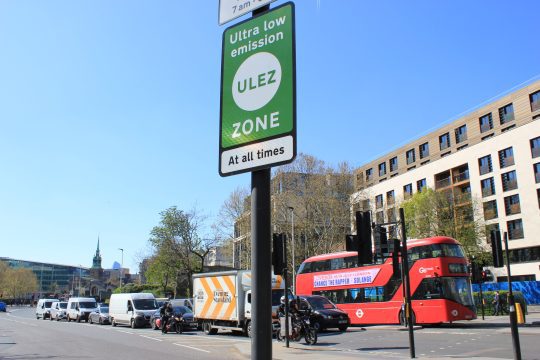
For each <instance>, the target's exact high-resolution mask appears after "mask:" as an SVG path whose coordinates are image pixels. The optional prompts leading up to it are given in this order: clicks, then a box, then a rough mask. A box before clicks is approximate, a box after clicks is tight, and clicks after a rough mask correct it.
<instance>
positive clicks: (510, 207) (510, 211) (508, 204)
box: [504, 194, 521, 216]
mask: <svg viewBox="0 0 540 360" xmlns="http://www.w3.org/2000/svg"><path fill="white" fill-rule="evenodd" d="M504 211H505V212H506V216H509V215H515V214H519V213H520V212H521V207H520V205H519V195H518V194H516V195H511V196H507V197H505V198H504Z"/></svg>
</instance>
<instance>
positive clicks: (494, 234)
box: [491, 230, 504, 268]
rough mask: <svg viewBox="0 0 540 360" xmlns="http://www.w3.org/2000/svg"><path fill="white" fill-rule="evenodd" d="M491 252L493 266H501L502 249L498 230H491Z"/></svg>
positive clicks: (502, 264) (502, 263)
mask: <svg viewBox="0 0 540 360" xmlns="http://www.w3.org/2000/svg"><path fill="white" fill-rule="evenodd" d="M491 254H492V256H493V266H494V267H496V268H500V267H503V266H504V261H503V250H502V243H501V232H500V231H499V230H491Z"/></svg>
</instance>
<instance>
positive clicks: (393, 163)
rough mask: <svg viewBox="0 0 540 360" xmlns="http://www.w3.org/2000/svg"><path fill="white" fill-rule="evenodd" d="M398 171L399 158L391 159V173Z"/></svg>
mask: <svg viewBox="0 0 540 360" xmlns="http://www.w3.org/2000/svg"><path fill="white" fill-rule="evenodd" d="M397 169H398V162H397V156H394V157H393V158H391V159H390V172H393V171H396V170H397Z"/></svg>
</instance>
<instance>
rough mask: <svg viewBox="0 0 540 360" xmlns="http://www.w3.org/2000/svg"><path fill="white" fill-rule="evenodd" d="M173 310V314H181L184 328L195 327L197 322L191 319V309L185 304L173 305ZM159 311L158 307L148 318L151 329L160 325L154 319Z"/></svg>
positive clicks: (190, 328)
mask: <svg viewBox="0 0 540 360" xmlns="http://www.w3.org/2000/svg"><path fill="white" fill-rule="evenodd" d="M173 311H174V313H175V314H181V315H182V318H183V319H184V330H196V329H197V322H195V321H194V320H193V311H191V309H190V308H188V307H187V306H175V305H173ZM160 317H161V316H160V311H159V309H158V310H156V312H155V313H154V314H153V315H152V319H151V320H150V323H151V325H152V329H154V330H158V329H160V327H159V326H158V324H156V320H157V319H159V318H160Z"/></svg>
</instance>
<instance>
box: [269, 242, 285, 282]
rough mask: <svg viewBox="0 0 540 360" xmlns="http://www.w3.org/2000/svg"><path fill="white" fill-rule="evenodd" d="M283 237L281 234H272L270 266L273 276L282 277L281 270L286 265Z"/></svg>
mask: <svg viewBox="0 0 540 360" xmlns="http://www.w3.org/2000/svg"><path fill="white" fill-rule="evenodd" d="M284 243H285V236H284V235H283V234H282V233H281V234H272V265H273V266H274V274H275V275H283V269H284V268H285V266H287V265H286V260H285V251H284V247H285V246H284V245H285V244H284Z"/></svg>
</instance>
